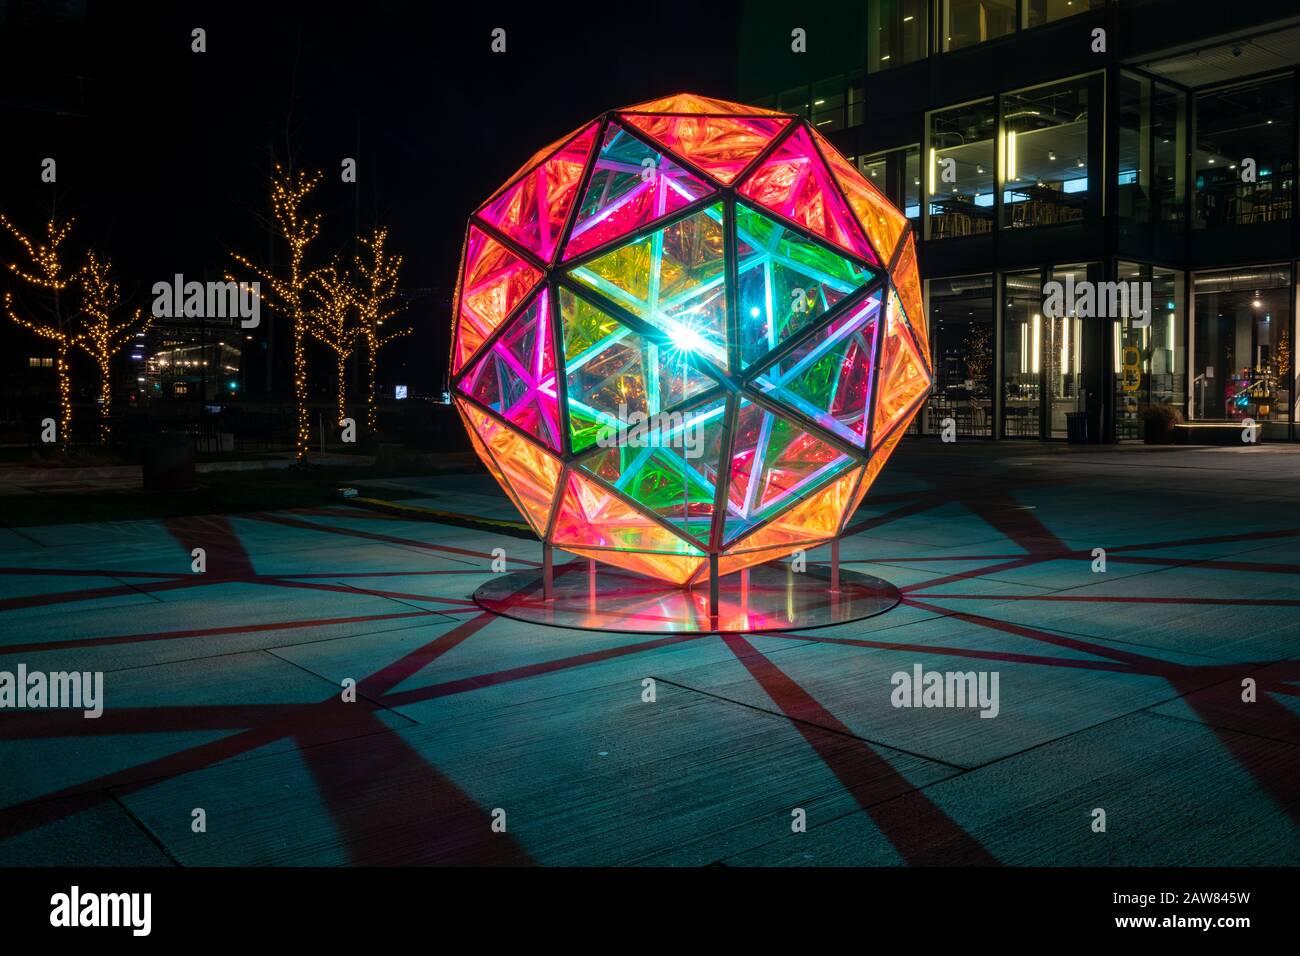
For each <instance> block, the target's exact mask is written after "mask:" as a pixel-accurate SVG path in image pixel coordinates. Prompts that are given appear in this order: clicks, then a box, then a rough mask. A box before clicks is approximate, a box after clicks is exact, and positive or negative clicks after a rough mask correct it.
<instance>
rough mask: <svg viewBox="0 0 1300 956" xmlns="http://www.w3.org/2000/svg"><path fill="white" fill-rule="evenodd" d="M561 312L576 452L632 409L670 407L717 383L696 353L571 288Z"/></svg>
mask: <svg viewBox="0 0 1300 956" xmlns="http://www.w3.org/2000/svg"><path fill="white" fill-rule="evenodd" d="M560 315H561V321H562V328H563V334H564V343H565V347H564V355H565V393H566V396H567V399H568V405H569V437H570V444H571V446H572V448H573V450H574V451H575V452H580V451H582V450H584V449H586V448H588V447H590V446H591V445H592V444H593V443H595V442H597V441H598V440H599V439H600V436H601V434H602V433H603V432H608V431H610V430H617V429H618V427H619V425H620V423H624V424H625V423H626V422H627V421H628V419H629V417H630V416H632V415H637V414H640V415H653V414H656V413H658V412H661V411H664V410H668V409H671V408H672V407H673V406H675V405H679V404H681V403H682V402H684V401H688V400H689V399H691V398H693V397H695V396H696V395H698V394H700V393H701V392H703V391H705V390H707V389H709V388H711V387H712V386H713V385H714V384H715V383H714V380H713V379H712V378H710V377H709V376H708V375H706V374H705V373H704V372H702V371H700V370H699V368H697V367H696V365H697V361H698V360H697V359H696V358H695V357H694V356H693V355H689V354H686V353H683V352H681V351H680V350H678V349H675V348H673V347H671V346H670V345H668V344H667V343H663V342H658V341H654V340H651V339H649V338H647V337H646V336H644V335H641V334H640V333H638V332H635V331H633V330H632V329H630V328H628V327H627V326H626V325H624V324H623V323H622V322H620V321H619V320H618V319H617V318H615V317H614V316H612V315H610V314H609V313H607V312H605V311H604V310H602V309H601V308H599V307H598V306H596V305H593V304H592V303H590V302H588V301H587V300H586V299H584V298H582V297H581V296H576V295H574V294H573V293H572V292H570V291H569V290H568V289H561V290H560Z"/></svg>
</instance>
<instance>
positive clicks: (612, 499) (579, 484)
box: [551, 472, 703, 555]
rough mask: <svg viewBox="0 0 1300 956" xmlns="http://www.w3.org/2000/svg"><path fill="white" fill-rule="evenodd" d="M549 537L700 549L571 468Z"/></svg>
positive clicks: (675, 550) (564, 541)
mask: <svg viewBox="0 0 1300 956" xmlns="http://www.w3.org/2000/svg"><path fill="white" fill-rule="evenodd" d="M551 540H552V541H553V542H554V543H555V544H557V545H564V546H565V547H567V546H568V545H571V544H575V545H584V546H587V547H597V548H618V549H619V550H623V551H659V552H663V553H666V554H688V555H700V554H702V553H703V552H702V551H701V550H700V549H699V548H697V547H695V546H694V545H691V544H689V543H688V542H687V541H686V540H685V539H683V538H680V537H678V536H677V535H676V534H674V533H673V532H671V531H669V530H668V529H667V528H665V527H664V526H663V525H661V524H659V523H658V522H657V521H655V520H654V519H652V518H650V517H649V516H648V515H645V514H643V513H641V512H640V511H637V510H636V509H635V508H633V507H632V506H631V505H629V504H628V503H627V502H626V501H624V500H623V499H622V498H620V497H619V496H618V495H616V494H614V493H613V492H612V491H608V490H606V489H605V488H603V487H602V486H600V485H599V484H597V483H596V482H594V481H592V480H591V479H589V478H585V477H583V475H581V474H580V473H578V472H570V473H569V480H568V483H567V484H566V486H565V490H564V497H563V499H562V500H561V501H560V508H559V513H558V514H557V515H556V516H555V527H554V529H553V530H552V532H551Z"/></svg>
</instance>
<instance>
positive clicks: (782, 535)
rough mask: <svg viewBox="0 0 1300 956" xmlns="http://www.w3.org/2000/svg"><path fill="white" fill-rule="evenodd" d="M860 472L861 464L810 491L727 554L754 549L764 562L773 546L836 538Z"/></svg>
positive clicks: (786, 545) (768, 558) (787, 545)
mask: <svg viewBox="0 0 1300 956" xmlns="http://www.w3.org/2000/svg"><path fill="white" fill-rule="evenodd" d="M861 471H862V468H861V467H858V468H854V469H853V470H852V471H849V472H845V473H844V474H841V475H840V476H839V477H838V478H835V479H833V480H832V481H831V482H830V483H829V484H826V485H825V486H823V487H821V488H819V489H817V490H815V491H813V492H812V493H811V494H809V495H808V496H807V497H806V498H804V499H803V500H802V501H800V502H798V503H797V504H794V505H793V506H791V507H790V508H788V509H786V510H785V511H784V512H782V513H781V514H779V515H777V516H776V517H775V518H773V519H772V520H771V521H769V522H768V523H767V524H765V525H763V527H761V528H759V529H758V530H757V531H755V532H754V533H753V534H751V535H749V536H748V537H746V538H741V539H740V540H739V541H737V542H735V544H733V545H731V546H730V547H728V548H727V554H744V553H746V552H757V553H758V554H761V555H764V557H763V560H765V561H766V560H771V557H772V552H771V550H770V549H771V548H773V547H785V548H790V547H793V546H796V545H800V544H814V543H816V542H819V541H825V540H826V539H828V538H833V537H835V535H836V534H838V533H839V529H840V525H841V524H842V523H843V521H844V515H845V513H846V512H847V511H848V508H849V503H850V499H851V497H852V495H853V489H854V487H855V486H856V484H857V480H858V473H859V472H861Z"/></svg>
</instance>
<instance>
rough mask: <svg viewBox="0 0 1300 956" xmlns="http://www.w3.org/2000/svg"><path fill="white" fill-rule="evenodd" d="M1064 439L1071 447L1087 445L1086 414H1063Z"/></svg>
mask: <svg viewBox="0 0 1300 956" xmlns="http://www.w3.org/2000/svg"><path fill="white" fill-rule="evenodd" d="M1065 437H1066V441H1068V442H1069V443H1070V444H1071V445H1086V444H1088V413H1087V412H1066V413H1065Z"/></svg>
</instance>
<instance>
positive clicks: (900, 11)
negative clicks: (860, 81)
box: [867, 0, 930, 73]
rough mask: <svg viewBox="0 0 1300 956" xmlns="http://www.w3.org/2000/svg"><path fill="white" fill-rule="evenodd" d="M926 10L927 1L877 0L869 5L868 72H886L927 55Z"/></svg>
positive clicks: (927, 8) (927, 19)
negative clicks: (877, 0)
mask: <svg viewBox="0 0 1300 956" xmlns="http://www.w3.org/2000/svg"><path fill="white" fill-rule="evenodd" d="M929 7H930V4H929V0H879V2H877V3H871V4H869V5H868V7H867V68H868V70H870V71H871V72H872V73H875V72H877V71H879V70H888V69H889V68H890V67H895V66H902V65H903V64H904V63H912V62H914V61H916V60H920V59H922V58H923V57H924V56H925V55H926V36H927V30H928V28H929V18H928V16H927V13H928V10H929Z"/></svg>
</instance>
